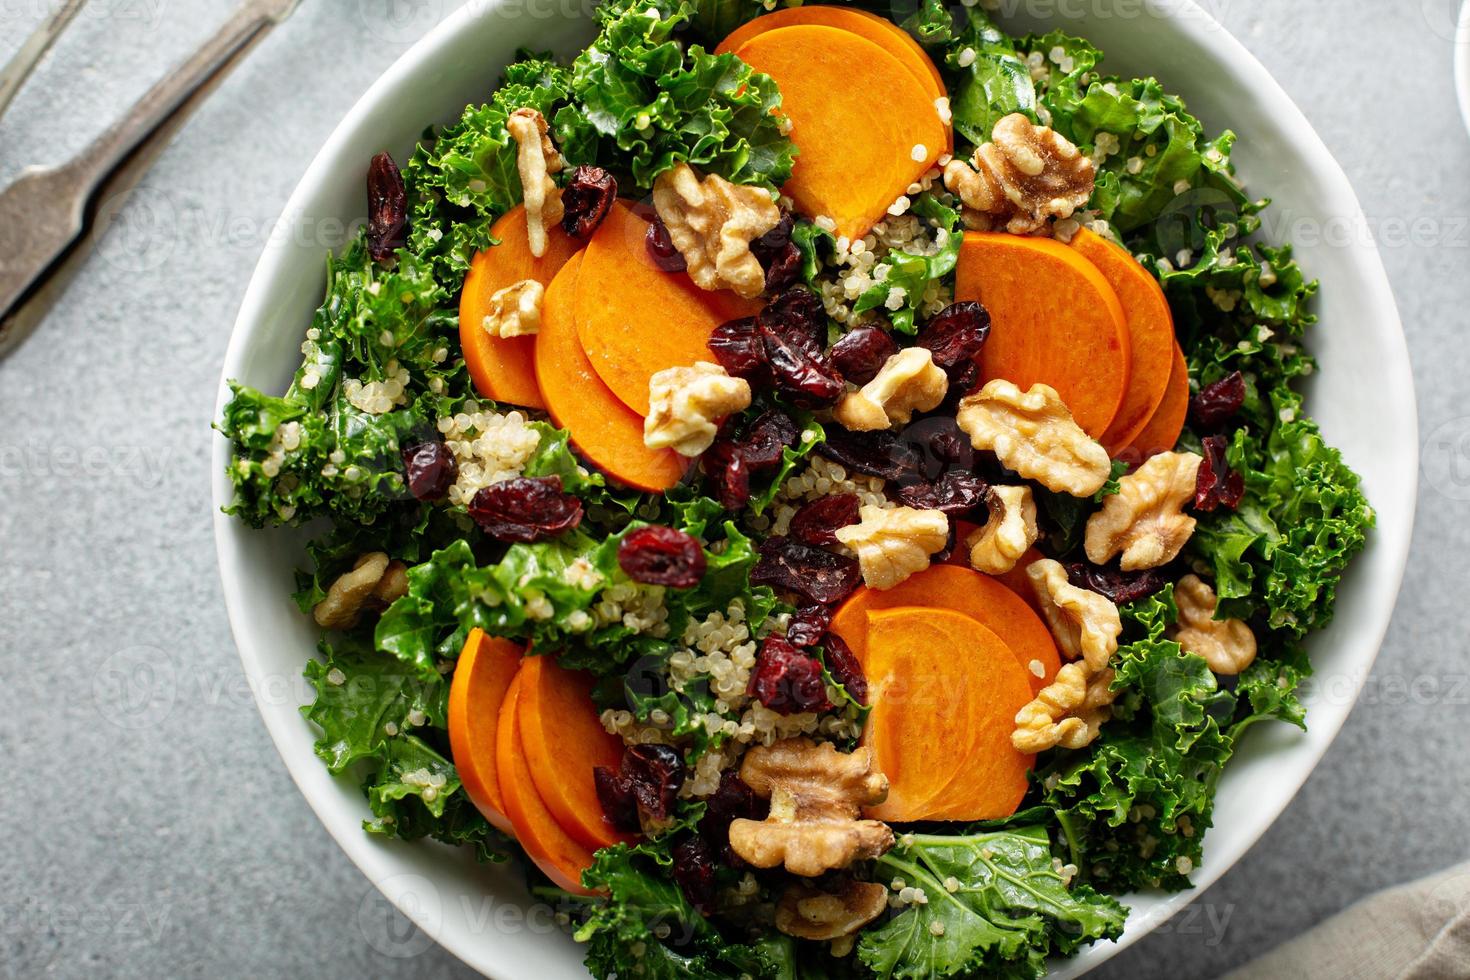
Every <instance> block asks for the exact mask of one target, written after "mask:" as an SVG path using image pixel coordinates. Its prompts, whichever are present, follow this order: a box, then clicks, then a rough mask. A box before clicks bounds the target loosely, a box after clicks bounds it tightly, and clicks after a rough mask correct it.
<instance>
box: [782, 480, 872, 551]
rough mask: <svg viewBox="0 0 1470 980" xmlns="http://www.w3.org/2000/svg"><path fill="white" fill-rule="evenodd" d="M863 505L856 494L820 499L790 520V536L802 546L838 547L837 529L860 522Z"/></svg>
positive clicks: (838, 494)
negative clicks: (860, 511) (834, 545)
mask: <svg viewBox="0 0 1470 980" xmlns="http://www.w3.org/2000/svg"><path fill="white" fill-rule="evenodd" d="M859 506H860V501H859V500H858V495H857V494H855V493H834V494H831V495H829V496H826V497H818V498H817V499H816V500H813V501H812V502H811V503H809V504H807V505H805V506H804V507H802V508H801V510H799V511H797V512H796V516H795V517H793V518H791V536H792V537H794V538H796V540H798V541H800V542H801V543H802V544H809V545H814V546H816V547H820V546H822V545H824V544H836V543H837V529H838V528H841V527H848V526H850V525H853V524H856V523H857V522H858V509H859Z"/></svg>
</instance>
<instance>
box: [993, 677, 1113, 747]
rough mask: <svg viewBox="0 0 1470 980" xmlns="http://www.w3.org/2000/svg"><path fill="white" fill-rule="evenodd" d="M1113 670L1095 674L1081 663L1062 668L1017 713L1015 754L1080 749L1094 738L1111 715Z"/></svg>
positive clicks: (1014, 736) (1013, 736)
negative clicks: (1057, 749)
mask: <svg viewBox="0 0 1470 980" xmlns="http://www.w3.org/2000/svg"><path fill="white" fill-rule="evenodd" d="M1112 688H1113V671H1112V670H1103V671H1102V672H1101V673H1097V674H1094V673H1092V672H1091V671H1090V670H1088V667H1087V664H1086V663H1085V662H1084V661H1078V662H1076V663H1070V664H1065V665H1063V667H1062V669H1061V670H1059V671H1057V676H1056V680H1054V681H1052V682H1051V683H1050V684H1048V685H1047V686H1046V687H1044V688H1042V689H1041V691H1040V692H1039V693H1038V694H1037V695H1036V697H1035V699H1033V700H1032V701H1031V702H1030V703H1029V704H1027V705H1026V706H1025V707H1024V708H1022V709H1021V710H1020V712H1018V713H1017V714H1016V730H1015V731H1014V732H1012V733H1011V744H1012V745H1014V746H1015V747H1016V751H1017V752H1026V753H1031V754H1034V753H1037V752H1045V751H1046V750H1047V749H1054V748H1056V747H1057V746H1058V745H1060V746H1061V747H1062V748H1064V749H1080V748H1082V747H1083V746H1085V745H1088V744H1090V743H1091V742H1092V740H1093V739H1095V738H1097V733H1098V731H1099V730H1100V729H1101V728H1102V724H1103V722H1105V721H1107V720H1108V716H1109V714H1110V713H1111V712H1110V711H1109V707H1108V706H1109V705H1111V704H1112V703H1113V701H1114V699H1116V698H1117V694H1115V693H1114V692H1113V689H1112Z"/></svg>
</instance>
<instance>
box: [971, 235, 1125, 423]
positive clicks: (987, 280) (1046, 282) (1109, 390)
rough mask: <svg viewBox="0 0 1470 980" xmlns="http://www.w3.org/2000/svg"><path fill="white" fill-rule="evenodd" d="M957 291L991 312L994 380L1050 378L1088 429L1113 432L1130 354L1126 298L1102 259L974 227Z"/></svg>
mask: <svg viewBox="0 0 1470 980" xmlns="http://www.w3.org/2000/svg"><path fill="white" fill-rule="evenodd" d="M954 292H955V299H957V300H979V301H980V302H981V303H983V304H985V308H986V309H987V310H989V311H990V321H991V329H990V339H989V340H987V341H986V343H985V349H984V350H983V351H982V352H981V354H980V370H981V376H982V377H983V378H984V379H985V380H986V381H993V380H995V379H997V378H1004V379H1005V380H1007V381H1010V382H1013V383H1014V384H1016V385H1017V386H1018V387H1020V388H1021V390H1022V391H1024V390H1026V389H1027V388H1030V387H1031V386H1032V385H1034V384H1036V383H1037V382H1041V383H1043V384H1047V385H1050V386H1051V387H1052V388H1055V389H1056V392H1057V394H1058V395H1060V396H1061V399H1062V401H1063V402H1065V403H1066V405H1067V408H1068V409H1070V410H1071V412H1072V417H1073V418H1074V419H1076V421H1077V424H1078V425H1080V426H1081V427H1082V428H1083V430H1084V431H1086V432H1087V434H1088V435H1090V436H1092V437H1093V438H1097V437H1098V436H1100V435H1102V434H1103V432H1105V431H1107V428H1108V426H1109V425H1110V424H1111V423H1112V421H1113V417H1114V416H1115V415H1117V414H1118V407H1119V406H1120V405H1122V403H1123V394H1124V392H1126V391H1127V390H1128V380H1129V377H1128V371H1129V360H1130V357H1131V354H1130V351H1129V339H1128V321H1127V319H1126V318H1125V317H1124V314H1123V304H1122V303H1121V302H1120V301H1119V300H1118V294H1117V293H1115V292H1114V291H1113V287H1112V286H1110V285H1109V284H1108V281H1107V279H1106V278H1104V276H1103V274H1102V273H1101V272H1099V271H1098V269H1097V266H1095V265H1093V264H1092V263H1091V262H1089V261H1088V260H1087V259H1086V257H1084V256H1083V255H1082V253H1080V252H1078V251H1077V250H1076V249H1073V248H1069V247H1068V246H1066V245H1063V244H1061V243H1060V242H1057V241H1053V240H1052V239H1050V238H1025V237H1022V236H1019V235H1003V234H993V233H981V232H966V233H965V240H964V243H963V244H962V245H961V246H960V257H959V264H958V266H957V267H956V269H955V290H954Z"/></svg>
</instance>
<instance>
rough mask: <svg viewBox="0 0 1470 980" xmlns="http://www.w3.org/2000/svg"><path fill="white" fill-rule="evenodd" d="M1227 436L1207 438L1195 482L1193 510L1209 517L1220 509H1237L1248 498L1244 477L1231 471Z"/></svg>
mask: <svg viewBox="0 0 1470 980" xmlns="http://www.w3.org/2000/svg"><path fill="white" fill-rule="evenodd" d="M1229 448H1230V443H1229V440H1227V439H1226V438H1225V437H1224V436H1206V437H1205V439H1204V449H1205V459H1204V462H1203V463H1201V464H1200V467H1199V476H1198V478H1197V479H1196V480H1195V483H1194V509H1195V510H1198V511H1203V512H1204V513H1206V514H1208V513H1210V512H1212V511H1214V510H1215V509H1217V508H1219V507H1225V508H1227V509H1228V510H1235V509H1236V508H1237V507H1239V506H1240V502H1241V500H1242V499H1244V498H1245V477H1243V476H1241V475H1240V474H1239V473H1237V472H1236V471H1235V470H1232V469H1231V468H1230V463H1229V461H1228V460H1227V459H1226V458H1225V454H1226V452H1227V450H1228V449H1229Z"/></svg>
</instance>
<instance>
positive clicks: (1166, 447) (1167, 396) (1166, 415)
mask: <svg viewBox="0 0 1470 980" xmlns="http://www.w3.org/2000/svg"><path fill="white" fill-rule="evenodd" d="M1188 415H1189V364H1188V362H1186V361H1185V360H1184V351H1183V350H1182V349H1180V347H1179V345H1178V344H1175V345H1174V363H1173V367H1172V368H1171V369H1170V371H1169V387H1168V388H1167V389H1165V391H1164V400H1163V401H1161V402H1159V407H1158V408H1157V409H1155V411H1154V414H1153V417H1152V418H1150V419H1149V420H1148V424H1147V425H1145V426H1144V427H1143V431H1141V432H1139V433H1138V435H1136V436H1134V437H1133V445H1132V446H1130V447H1129V448H1128V449H1127V450H1125V452H1124V454H1123V458H1124V459H1127V460H1128V461H1129V462H1131V463H1140V462H1142V461H1144V460H1146V459H1148V458H1149V457H1150V456H1157V455H1158V454H1159V453H1167V452H1169V451H1171V450H1172V449H1173V448H1174V447H1175V445H1177V444H1178V442H1179V433H1181V432H1183V431H1184V420H1185V418H1186V417H1187V416H1188Z"/></svg>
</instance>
